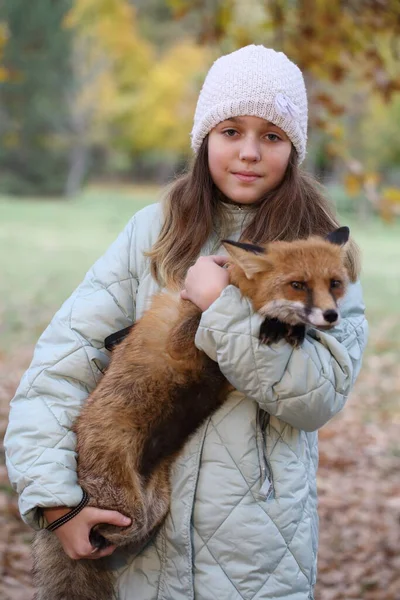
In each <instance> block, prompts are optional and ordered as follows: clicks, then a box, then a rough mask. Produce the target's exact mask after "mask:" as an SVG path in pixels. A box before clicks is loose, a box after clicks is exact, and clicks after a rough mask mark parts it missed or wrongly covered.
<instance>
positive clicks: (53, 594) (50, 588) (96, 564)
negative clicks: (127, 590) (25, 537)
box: [33, 530, 115, 600]
mask: <svg viewBox="0 0 400 600" xmlns="http://www.w3.org/2000/svg"><path fill="white" fill-rule="evenodd" d="M105 560H106V559H101V558H100V559H98V560H85V559H82V560H72V559H71V558H69V557H68V556H67V555H66V554H65V552H64V550H63V548H62V546H61V544H60V542H59V541H58V538H57V537H56V536H55V535H54V533H51V532H49V531H46V530H43V531H40V532H38V533H37V534H36V535H35V539H34V542H33V580H34V584H35V586H36V595H35V600H94V599H96V600H113V598H115V595H114V585H113V583H114V581H113V577H112V574H111V573H110V571H109V570H108V569H107V566H106V564H105Z"/></svg>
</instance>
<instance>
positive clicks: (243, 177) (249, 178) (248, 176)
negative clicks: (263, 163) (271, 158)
mask: <svg viewBox="0 0 400 600" xmlns="http://www.w3.org/2000/svg"><path fill="white" fill-rule="evenodd" d="M233 175H234V176H235V177H236V178H237V179H239V181H243V182H245V183H252V182H253V181H256V180H257V179H260V177H261V175H257V173H233Z"/></svg>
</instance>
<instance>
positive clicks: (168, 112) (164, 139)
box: [126, 40, 209, 155]
mask: <svg viewBox="0 0 400 600" xmlns="http://www.w3.org/2000/svg"><path fill="white" fill-rule="evenodd" d="M183 57H184V60H182V58H183ZM208 64H209V53H208V52H207V50H206V48H204V47H201V46H199V45H197V44H195V43H193V42H191V41H189V40H186V41H182V42H179V43H177V44H175V45H174V46H172V47H171V48H170V49H169V50H168V51H166V52H165V54H164V55H163V56H161V57H160V59H159V60H158V61H156V62H154V64H153V65H152V67H151V68H150V70H149V72H148V73H147V77H146V80H145V81H144V82H143V85H142V86H141V87H140V89H139V90H138V93H137V94H136V95H135V96H134V102H133V105H132V112H131V115H130V119H129V120H128V121H127V122H126V134H127V136H128V139H129V140H134V147H135V151H136V152H146V151H150V150H152V149H154V148H157V149H158V150H159V151H164V152H168V153H171V152H172V153H174V154H176V155H179V154H181V155H182V154H187V153H188V151H189V142H190V138H189V131H190V130H191V127H192V123H193V114H194V110H195V107H196V102H197V97H198V92H199V87H200V85H201V81H202V79H203V77H204V74H205V71H206V69H207V67H208Z"/></svg>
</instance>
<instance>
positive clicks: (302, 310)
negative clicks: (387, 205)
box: [223, 227, 350, 329]
mask: <svg viewBox="0 0 400 600" xmlns="http://www.w3.org/2000/svg"><path fill="white" fill-rule="evenodd" d="M349 233H350V232H349V229H348V227H340V228H339V229H336V230H335V231H333V232H332V233H330V234H329V235H328V236H326V237H325V238H322V237H317V236H312V237H310V238H308V239H306V240H296V241H293V242H283V241H277V242H270V243H268V244H265V245H260V246H258V245H254V244H248V243H242V242H233V241H230V240H223V245H224V247H225V249H226V250H227V251H228V253H229V254H230V257H231V260H230V261H229V264H228V269H229V274H230V280H231V283H233V284H234V285H236V286H237V287H239V289H240V290H241V292H242V294H243V295H244V296H247V297H248V298H249V299H250V300H251V301H252V304H253V306H254V310H256V311H257V312H259V313H260V314H261V315H263V316H265V317H268V318H271V319H278V320H279V321H282V322H283V323H286V324H288V325H299V324H306V325H311V326H314V327H319V328H322V329H330V328H331V327H334V326H335V325H337V324H338V323H339V320H340V315H339V309H338V301H339V299H340V298H342V297H343V296H344V294H345V292H346V288H347V285H348V282H349V275H348V271H347V269H346V265H345V259H346V249H345V245H346V244H347V242H348V239H349Z"/></svg>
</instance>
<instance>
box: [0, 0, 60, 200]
mask: <svg viewBox="0 0 400 600" xmlns="http://www.w3.org/2000/svg"><path fill="white" fill-rule="evenodd" d="M70 7H71V0H59V1H58V2H54V1H53V0H35V2H25V1H24V0H4V2H3V3H2V4H1V6H0V21H2V22H3V23H5V24H6V26H7V29H6V31H7V34H8V36H7V38H6V39H5V40H4V37H3V38H2V39H3V40H4V41H5V44H4V48H3V59H2V67H3V74H7V77H6V78H5V81H3V83H2V85H1V88H0V107H1V113H0V136H1V138H0V170H1V176H0V189H1V190H2V191H5V192H7V193H12V194H22V195H34V194H40V195H49V194H59V193H60V192H62V190H63V188H64V182H65V177H66V172H67V169H68V160H69V157H68V151H67V149H66V148H65V147H63V146H62V145H60V144H59V142H58V139H59V136H62V135H63V134H64V133H65V131H66V130H67V129H68V109H67V102H66V94H67V90H68V88H69V86H70V83H71V77H72V74H71V69H70V61H69V58H70V48H71V32H69V31H65V30H62V21H63V19H64V16H65V14H66V12H67V11H68V10H69V9H70Z"/></svg>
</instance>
